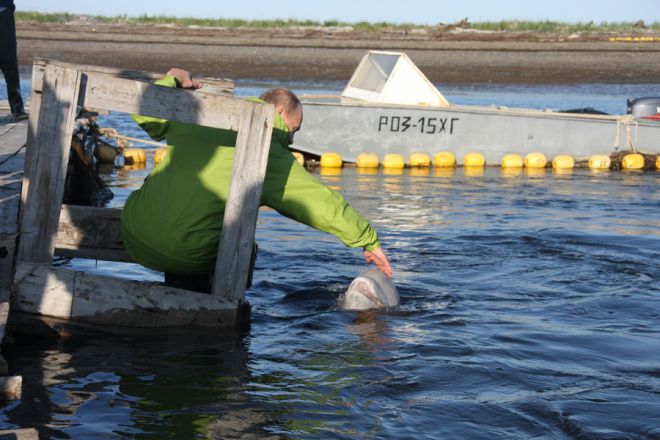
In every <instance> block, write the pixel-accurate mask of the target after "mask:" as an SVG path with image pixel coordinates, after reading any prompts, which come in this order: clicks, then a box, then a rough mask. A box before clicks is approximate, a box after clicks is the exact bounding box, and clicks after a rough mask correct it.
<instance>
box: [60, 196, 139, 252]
mask: <svg viewBox="0 0 660 440" xmlns="http://www.w3.org/2000/svg"><path fill="white" fill-rule="evenodd" d="M120 217H121V209H119V208H97V207H92V206H76V205H62V210H61V212H60V224H59V228H58V230H57V238H56V241H55V255H59V256H63V257H72V258H88V259H94V260H106V261H124V262H133V259H132V258H131V257H130V255H128V252H126V250H125V249H124V242H123V239H122V236H121V219H120Z"/></svg>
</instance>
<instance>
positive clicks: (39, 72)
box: [32, 58, 235, 96]
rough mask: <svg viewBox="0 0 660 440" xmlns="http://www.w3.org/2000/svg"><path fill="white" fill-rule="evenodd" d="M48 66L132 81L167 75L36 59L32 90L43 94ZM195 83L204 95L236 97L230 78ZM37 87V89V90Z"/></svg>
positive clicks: (209, 79)
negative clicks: (42, 87)
mask: <svg viewBox="0 0 660 440" xmlns="http://www.w3.org/2000/svg"><path fill="white" fill-rule="evenodd" d="M46 64H57V65H58V66H62V67H68V68H71V69H78V70H82V71H83V72H94V73H101V74H104V75H108V76H113V77H116V78H124V79H132V80H136V81H147V82H151V81H154V80H157V79H160V78H163V77H164V76H165V73H153V72H142V71H138V70H129V69H117V68H114V67H105V66H92V65H86V64H71V63H65V62H63V61H55V60H48V59H44V58H35V60H34V62H33V69H32V89H33V90H36V91H39V92H41V83H42V81H43V76H44V70H45V68H46ZM195 81H197V82H198V83H200V84H201V85H202V89H203V92H204V93H211V94H214V95H225V96H233V95H234V87H235V84H234V81H233V80H231V79H228V78H208V77H204V78H195ZM35 87H36V88H35Z"/></svg>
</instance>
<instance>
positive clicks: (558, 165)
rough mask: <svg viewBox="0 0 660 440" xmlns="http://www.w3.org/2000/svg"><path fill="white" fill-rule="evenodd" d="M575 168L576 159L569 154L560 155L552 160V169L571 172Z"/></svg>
mask: <svg viewBox="0 0 660 440" xmlns="http://www.w3.org/2000/svg"><path fill="white" fill-rule="evenodd" d="M574 167H575V159H573V156H570V155H568V154H560V155H558V156H555V158H554V159H552V169H554V170H569V169H573V168H574Z"/></svg>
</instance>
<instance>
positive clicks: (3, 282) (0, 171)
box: [0, 103, 38, 440]
mask: <svg viewBox="0 0 660 440" xmlns="http://www.w3.org/2000/svg"><path fill="white" fill-rule="evenodd" d="M3 104H4V103H3ZM8 113H9V106H8V105H0V116H4V115H6V114H8ZM27 125H28V124H27V121H22V122H19V123H12V124H8V123H5V122H0V343H3V342H4V340H5V333H6V326H7V318H8V315H9V308H10V298H11V282H12V277H13V264H12V263H13V257H14V253H15V248H16V234H17V232H18V209H19V205H20V196H21V182H22V180H23V163H24V160H25V143H26V137H27ZM8 374H9V371H8V366H7V363H6V362H5V360H4V359H3V358H2V357H0V385H1V390H0V391H1V392H0V402H2V405H0V406H3V405H5V404H6V403H7V402H9V401H12V400H17V399H20V398H21V390H22V378H21V376H8ZM5 436H6V438H14V439H25V440H33V439H38V436H37V432H36V431H35V430H34V429H18V430H10V431H0V438H5Z"/></svg>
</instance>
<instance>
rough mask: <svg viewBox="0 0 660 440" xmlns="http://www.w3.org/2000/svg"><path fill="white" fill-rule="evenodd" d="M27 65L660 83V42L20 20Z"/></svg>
mask: <svg viewBox="0 0 660 440" xmlns="http://www.w3.org/2000/svg"><path fill="white" fill-rule="evenodd" d="M17 35H18V46H19V58H20V59H19V61H20V63H21V64H31V62H32V59H33V58H35V57H43V58H52V59H59V60H64V61H68V62H74V63H86V64H95V65H103V66H112V67H118V68H127V69H138V70H148V71H157V72H158V71H165V70H167V69H168V68H169V67H171V66H172V65H180V66H185V67H187V68H189V69H191V70H193V71H194V72H196V73H198V74H202V75H207V76H220V77H229V78H274V79H283V80H287V79H290V80H315V79H323V80H347V79H348V78H349V77H350V75H351V73H352V72H353V70H354V69H355V67H356V65H357V63H358V62H359V60H360V58H361V56H362V55H363V54H364V52H365V51H366V50H368V49H380V50H402V51H405V52H406V53H407V54H408V55H409V56H410V57H411V58H412V59H413V61H414V62H415V63H416V64H417V65H418V66H419V67H420V68H421V69H422V71H424V72H425V73H426V75H427V76H428V77H429V78H430V79H431V80H432V81H434V82H439V83H484V82H493V83H594V82H605V83H608V82H611V83H656V82H658V81H659V80H658V78H660V42H657V41H656V42H643V43H627V42H610V41H609V40H608V38H609V37H608V36H607V35H601V36H598V35H592V34H590V35H587V36H566V35H553V34H526V36H525V34H521V35H514V34H506V33H496V34H481V35H478V34H465V35H456V34H451V35H449V34H448V35H446V36H443V35H431V34H427V35H421V34H419V35H417V34H414V35H411V34H404V33H398V34H388V33H357V32H348V33H346V32H345V33H342V32H335V33H333V32H324V31H319V30H314V29H311V30H310V29H304V28H302V29H293V30H291V29H289V30H287V31H283V30H273V29H243V30H241V29H201V28H200V29H191V28H167V27H153V26H144V27H136V26H130V27H127V26H117V25H94V26H69V25H52V24H49V25H35V24H25V23H19V24H18V27H17Z"/></svg>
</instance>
